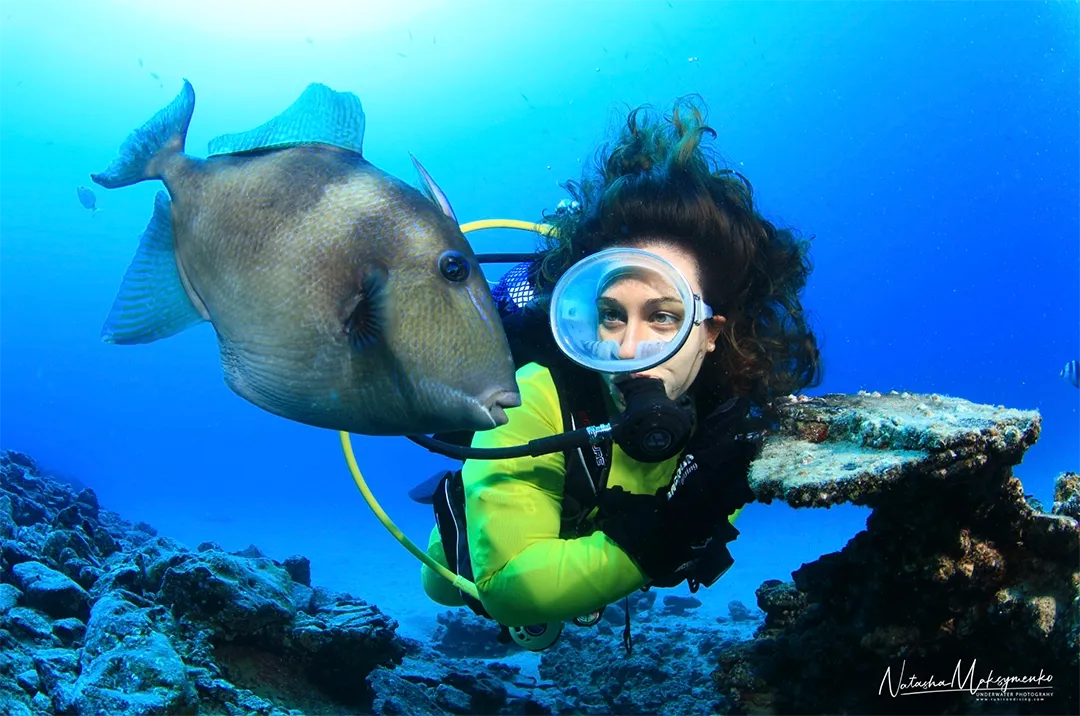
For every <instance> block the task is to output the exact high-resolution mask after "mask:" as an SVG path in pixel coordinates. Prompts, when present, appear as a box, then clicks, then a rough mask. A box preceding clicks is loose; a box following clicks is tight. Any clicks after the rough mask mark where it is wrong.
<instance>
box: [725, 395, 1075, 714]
mask: <svg viewBox="0 0 1080 716" xmlns="http://www.w3.org/2000/svg"><path fill="white" fill-rule="evenodd" d="M778 409H779V412H780V431H779V434H776V435H771V436H770V437H769V438H768V439H767V440H766V443H765V447H764V449H763V452H762V456H761V458H760V459H759V460H758V461H756V462H755V463H754V465H753V467H752V471H751V485H752V487H753V488H754V490H755V492H756V494H757V496H758V498H759V499H760V500H761V501H763V502H770V501H771V500H773V499H780V500H784V501H785V502H788V503H789V504H790V505H792V506H795V507H806V506H829V505H833V504H839V503H842V502H850V503H853V504H857V505H867V506H869V507H871V508H872V509H873V512H872V513H871V515H870V516H869V518H868V519H867V525H866V530H865V531H863V532H860V533H859V534H857V535H856V536H855V537H854V538H852V539H851V540H850V541H849V542H848V544H847V545H846V546H845V547H844V548H843V549H842V550H840V551H839V552H836V553H833V554H828V555H824V556H823V557H821V558H820V559H818V560H816V561H814V562H811V563H809V564H805V565H803V566H802V567H801V568H800V569H798V570H796V571H795V572H794V574H793V577H794V582H787V583H781V582H779V581H770V582H766V583H765V584H763V585H762V588H761V589H759V591H758V605H759V606H760V607H761V609H762V610H764V611H765V613H766V619H765V623H764V624H763V625H762V626H761V628H760V629H759V631H758V633H757V635H756V638H755V640H754V641H752V642H748V643H743V644H733V645H729V646H728V647H727V648H726V649H725V650H724V651H723V653H722V654H721V656H720V658H719V660H718V661H719V665H718V668H717V669H716V671H715V672H714V675H713V676H714V681H715V683H716V685H717V687H718V689H719V692H720V693H721V694H722V695H724V696H726V697H728V698H729V699H731V703H732V708H734V709H736V710H738V711H740V712H749V711H756V712H771V713H796V712H797V713H838V712H845V713H881V712H898V711H903V712H905V713H915V712H918V713H945V712H948V713H969V712H981V713H999V712H1010V713H1013V712H1024V713H1076V712H1077V709H1078V706H1080V704H1078V702H1077V694H1078V691H1080V681H1078V676H1077V675H1078V673H1080V656H1078V652H1080V646H1078V645H1080V639H1078V621H1080V614H1078V606H1080V573H1078V571H1080V570H1078V568H1080V529H1078V526H1077V522H1076V520H1075V519H1074V518H1073V517H1070V516H1067V515H1066V514H1064V513H1065V512H1067V511H1068V509H1069V508H1068V506H1069V505H1070V504H1075V497H1074V495H1075V493H1076V480H1075V479H1071V480H1070V478H1069V477H1067V476H1063V479H1059V481H1058V486H1059V488H1060V494H1055V506H1056V509H1055V512H1058V513H1059V514H1044V513H1041V512H1039V511H1037V510H1034V509H1032V507H1031V506H1030V505H1029V504H1028V502H1027V501H1026V500H1025V498H1024V492H1023V489H1022V485H1021V484H1020V481H1019V480H1018V479H1017V478H1016V477H1014V476H1013V474H1012V466H1014V465H1016V464H1018V463H1019V462H1020V460H1021V458H1022V456H1023V453H1024V451H1025V450H1026V449H1027V448H1028V447H1029V446H1031V445H1032V444H1033V443H1034V442H1035V440H1036V439H1037V438H1038V436H1039V431H1040V426H1041V418H1040V416H1039V415H1038V413H1036V412H1029V411H1019V410H1010V409H1005V408H1001V407H993V406H985V405H976V404H973V403H970V402H968V401H964V400H960V399H956V398H949V397H943V396H937V395H932V396H926V395H909V394H906V393H904V394H897V393H893V394H890V395H881V394H877V393H874V394H869V393H860V394H859V395H855V396H849V395H826V396H823V397H821V398H800V399H791V400H788V401H785V402H784V403H782V404H780V405H779V406H778ZM1070 485H1071V487H1070ZM1059 505H1060V506H1061V507H1058V506H1059ZM991 670H992V674H993V675H994V676H996V677H998V678H1004V677H1015V678H1018V679H1019V678H1028V679H1032V678H1035V679H1038V678H1039V675H1040V674H1043V675H1044V676H1045V675H1051V677H1052V680H1051V681H1046V680H1045V679H1044V680H1042V681H1041V682H1039V683H1037V684H1036V685H1038V686H1042V687H1046V688H1044V690H1043V691H1039V692H1034V691H1023V692H1022V691H1020V690H1019V689H1015V688H1014V691H1013V694H1012V695H1011V696H1010V698H1009V699H1007V700H1002V699H1000V698H996V700H995V698H992V697H991V696H989V695H988V694H989V691H990V690H989V689H984V691H983V692H981V693H972V692H971V690H970V689H968V690H965V689H964V688H961V687H963V686H965V684H967V685H969V686H970V688H975V686H976V685H977V684H976V683H969V682H966V681H964V679H965V678H966V677H968V676H969V675H970V677H971V678H972V680H973V682H977V680H978V679H980V678H990V676H991V673H990V672H991ZM901 673H902V674H903V676H901ZM931 675H934V678H935V679H936V680H938V681H944V682H946V683H947V684H949V683H951V684H952V685H951V686H950V687H946V688H938V689H936V691H937V693H920V694H919V698H918V699H897V698H895V697H894V694H895V693H896V692H897V691H898V690H899V689H900V686H899V683H900V681H901V680H902V679H903V681H904V682H905V683H907V682H908V681H909V679H912V678H914V679H915V680H916V682H920V681H921V682H922V685H919V683H916V684H915V685H910V684H909V685H908V686H906V687H905V688H906V689H907V690H906V691H905V692H904V693H905V694H912V693H914V692H918V691H935V689H933V688H930V687H929V686H927V685H926V684H925V680H926V679H928V678H929V677H930V676H931ZM952 682H955V683H952ZM994 683H996V684H998V685H999V686H1000V684H999V682H994ZM1014 687H1015V684H1014ZM890 689H891V690H890ZM949 689H952V690H949ZM898 702H900V703H899V704H898Z"/></svg>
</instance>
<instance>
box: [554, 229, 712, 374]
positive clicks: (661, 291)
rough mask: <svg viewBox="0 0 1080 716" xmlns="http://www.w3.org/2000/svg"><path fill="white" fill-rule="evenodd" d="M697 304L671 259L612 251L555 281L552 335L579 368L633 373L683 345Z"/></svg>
mask: <svg viewBox="0 0 1080 716" xmlns="http://www.w3.org/2000/svg"><path fill="white" fill-rule="evenodd" d="M693 306H694V297H693V294H692V293H691V291H690V286H689V284H688V283H687V281H686V279H685V277H684V276H683V275H682V274H681V273H679V271H678V270H677V269H676V268H675V267H674V266H672V265H671V263H670V262H668V261H666V260H664V259H663V258H661V257H659V256H657V255H656V254H652V253H649V252H647V251H641V250H640V249H621V248H620V249H608V250H606V251H601V252H598V253H596V254H593V255H592V256H589V257H587V258H585V259H583V260H582V261H580V262H578V263H577V264H575V265H574V266H572V267H571V268H570V269H569V270H568V271H567V272H566V274H564V275H563V277H562V278H561V279H560V280H559V282H558V283H557V284H556V286H555V291H554V293H553V294H552V303H551V323H552V332H553V333H554V335H555V339H556V342H557V343H558V344H559V347H560V348H561V349H562V350H563V352H564V353H566V355H567V356H569V357H570V358H571V359H572V360H574V361H575V362H576V363H578V364H579V365H582V366H585V367H586V368H590V369H592V370H596V371H600V372H605V373H633V372H638V371H643V370H648V369H649V368H652V367H653V366H656V365H659V364H660V363H663V362H664V361H665V360H667V359H668V358H670V357H671V356H672V355H674V353H675V352H676V351H678V350H679V348H681V347H682V344H683V343H684V342H685V341H686V336H687V335H688V334H689V332H690V330H691V329H692V328H693V321H692V320H691V317H692V315H693Z"/></svg>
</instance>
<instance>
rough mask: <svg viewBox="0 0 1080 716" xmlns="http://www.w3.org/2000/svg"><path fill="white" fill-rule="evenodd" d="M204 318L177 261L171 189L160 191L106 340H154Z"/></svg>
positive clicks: (108, 324)
mask: <svg viewBox="0 0 1080 716" xmlns="http://www.w3.org/2000/svg"><path fill="white" fill-rule="evenodd" d="M204 320H205V319H204V318H203V315H202V314H201V313H200V312H199V310H198V309H197V308H196V307H195V305H194V304H193V303H192V302H191V299H190V298H189V297H188V293H187V289H185V288H184V284H183V281H181V279H180V271H179V270H178V269H177V267H176V257H175V254H174V252H173V234H172V204H171V203H170V201H169V195H168V194H167V193H165V192H163V191H161V192H158V194H157V197H156V198H155V200H154V216H153V218H151V219H150V223H149V224H147V226H146V231H144V232H143V235H142V239H140V240H139V249H138V251H136V252H135V258H134V259H132V261H131V265H130V266H128V270H127V273H125V274H124V280H123V282H122V283H121V284H120V291H119V293H117V294H116V300H115V301H114V302H113V307H112V310H111V311H110V312H109V318H108V319H107V320H106V321H105V325H104V327H102V329H101V340H103V341H105V342H106V343H118V344H122V345H130V344H133V343H152V342H153V341H156V340H160V339H162V338H168V337H169V336H173V335H176V334H177V333H180V332H181V331H183V330H184V329H186V328H190V327H191V326H194V325H196V324H197V323H202V322H203V321H204Z"/></svg>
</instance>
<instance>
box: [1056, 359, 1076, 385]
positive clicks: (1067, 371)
mask: <svg viewBox="0 0 1080 716" xmlns="http://www.w3.org/2000/svg"><path fill="white" fill-rule="evenodd" d="M1058 375H1060V376H1061V377H1062V378H1063V379H1064V380H1065V382H1066V383H1068V384H1069V385H1071V386H1072V387H1074V388H1080V361H1075V360H1071V361H1069V362H1068V363H1066V364H1065V367H1064V368H1062V369H1061V372H1060V373H1059V374H1058Z"/></svg>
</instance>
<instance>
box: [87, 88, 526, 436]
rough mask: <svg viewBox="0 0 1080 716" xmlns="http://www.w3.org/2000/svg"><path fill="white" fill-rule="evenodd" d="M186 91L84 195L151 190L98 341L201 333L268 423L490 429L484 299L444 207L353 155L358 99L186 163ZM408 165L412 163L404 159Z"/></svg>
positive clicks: (331, 99) (505, 378)
mask: <svg viewBox="0 0 1080 716" xmlns="http://www.w3.org/2000/svg"><path fill="white" fill-rule="evenodd" d="M194 106H195V92H194V90H193V89H192V87H191V84H190V83H189V82H187V81H186V80H185V81H184V86H183V89H182V90H181V92H180V94H179V95H178V96H177V97H176V99H174V100H173V101H172V103H171V104H169V106H167V107H165V108H164V109H162V110H161V111H159V112H158V113H157V114H156V115H154V117H153V118H152V119H150V121H149V122H147V123H146V124H145V125H143V126H142V127H141V128H140V129H138V130H136V131H135V132H133V133H132V134H131V135H130V136H129V137H128V138H127V140H125V142H124V143H123V145H122V146H121V147H120V156H119V157H118V158H117V159H115V160H114V161H113V163H112V164H111V165H109V167H108V168H107V169H106V170H105V171H103V172H101V173H100V174H92V175H91V179H93V180H94V181H95V182H96V183H97V184H99V185H101V186H103V187H106V188H109V189H112V188H116V187H123V186H129V185H131V184H135V183H137V182H141V181H144V180H147V179H160V180H161V181H163V182H164V183H165V187H166V188H167V189H168V193H166V192H159V193H158V195H157V200H156V202H155V206H154V215H153V218H152V219H151V220H150V223H149V225H148V226H147V227H146V231H145V232H144V233H143V236H142V240H141V242H140V244H139V248H138V251H137V252H136V254H135V258H134V260H133V261H132V263H131V265H130V266H129V268H128V270H127V274H126V275H125V276H124V280H123V283H122V285H121V286H120V291H119V294H118V295H117V297H116V300H115V302H114V304H113V307H112V311H111V313H110V314H109V317H108V319H107V321H106V323H105V326H104V328H103V330H102V338H103V339H104V340H105V341H106V342H109V343H120V344H132V343H149V342H152V341H156V340H159V339H161V338H166V337H168V336H172V335H175V334H177V333H179V332H181V331H183V330H184V329H186V328H189V327H191V326H193V325H196V324H198V323H201V322H203V321H209V322H210V323H211V324H212V325H213V327H214V331H215V332H216V334H217V339H218V348H219V350H220V357H221V366H222V369H223V370H224V374H225V381H226V382H227V384H228V385H229V387H230V388H232V390H233V391H235V392H236V393H237V394H238V395H240V396H241V397H243V398H245V399H247V400H249V401H251V402H252V403H254V404H255V405H257V406H259V407H261V408H263V409H265V410H268V411H270V412H271V413H274V414H276V415H280V416H283V417H285V418H288V419H290V420H295V421H297V422H301V423H305V424H308V425H314V426H317V427H322V428H329V429H332V430H344V431H347V432H352V433H360V434H366V435H413V434H423V433H434V432H442V431H456V430H489V429H491V428H494V427H497V426H499V425H502V424H504V423H505V422H506V420H507V418H506V414H505V412H504V408H507V407H514V406H517V405H520V404H521V398H520V395H519V393H518V387H517V383H516V381H515V379H514V363H513V360H512V358H511V355H510V348H509V345H508V343H507V340H506V335H505V334H504V332H503V328H502V324H501V322H500V320H499V315H498V312H497V310H496V308H495V303H494V301H493V300H492V297H491V291H490V288H489V286H488V283H487V281H486V280H485V279H484V275H483V272H482V271H481V269H480V266H479V264H478V263H477V261H476V256H475V254H474V253H473V251H472V249H471V247H470V246H469V243H468V241H466V239H465V237H464V235H462V233H461V231H460V229H459V228H458V224H457V220H456V218H455V217H454V215H453V211H452V210H451V209H450V205H449V202H448V201H447V200H446V197H445V195H444V194H443V193H442V192H441V191H440V190H439V189H438V187H437V186H435V184H434V182H432V181H431V178H430V176H428V174H427V172H425V171H423V168H422V167H420V166H419V163H417V169H418V170H419V171H420V175H421V181H422V183H423V185H424V186H423V192H421V191H418V190H417V189H415V188H413V187H412V186H410V185H409V184H407V183H405V182H403V181H401V180H400V179H397V178H395V177H393V176H391V175H389V174H387V173H386V172H383V171H381V170H380V169H378V168H377V167H375V166H373V165H372V164H371V163H370V162H368V161H367V160H365V159H364V158H363V156H362V151H361V150H362V143H363V136H364V128H365V118H364V112H363V109H362V107H361V104H360V100H359V98H358V97H356V96H355V95H353V94H350V93H345V92H335V91H333V90H331V89H330V88H328V87H326V86H325V85H321V84H312V85H309V86H308V87H307V89H305V90H304V92H303V94H302V95H301V96H300V98H299V99H298V100H297V101H296V102H294V103H293V104H292V105H291V106H290V107H289V108H288V109H286V110H285V111H284V112H283V113H281V114H280V115H278V116H277V117H275V118H274V119H272V120H270V121H269V122H267V123H266V124H263V125H261V126H260V127H257V128H255V129H253V130H251V131H249V132H243V133H240V134H229V135H225V136H222V137H218V138H217V139H214V140H212V141H211V142H210V149H209V157H208V158H206V159H197V158H195V157H191V156H188V155H187V154H184V141H185V136H186V134H187V129H188V124H189V122H190V121H191V115H192V112H193V110H194ZM414 161H415V160H414Z"/></svg>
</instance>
